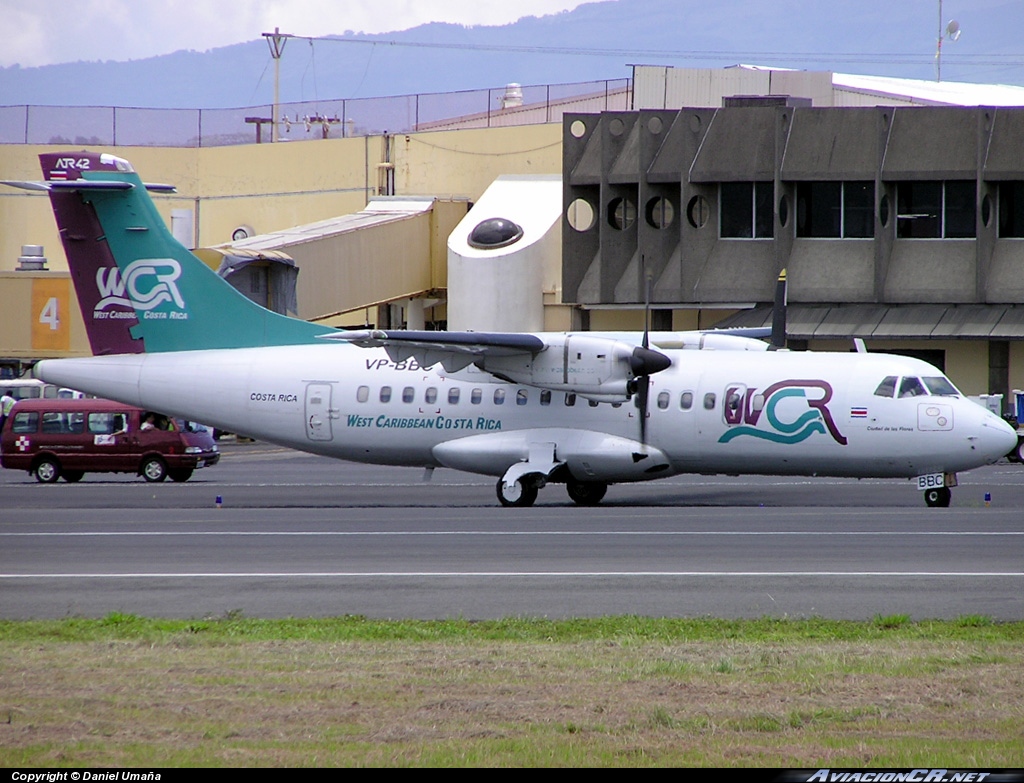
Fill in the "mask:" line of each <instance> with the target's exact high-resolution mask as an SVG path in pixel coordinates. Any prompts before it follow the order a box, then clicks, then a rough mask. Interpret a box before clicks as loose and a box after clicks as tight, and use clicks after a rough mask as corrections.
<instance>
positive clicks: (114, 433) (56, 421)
mask: <svg viewBox="0 0 1024 783" xmlns="http://www.w3.org/2000/svg"><path fill="white" fill-rule="evenodd" d="M219 459H220V453H219V451H218V449H217V446H216V444H215V443H214V442H213V438H212V437H211V436H210V433H209V432H208V431H207V430H206V428H205V427H202V426H199V425H194V424H191V423H189V422H185V421H182V420H180V419H172V418H169V417H167V416H163V415H161V414H159V413H156V412H155V411H144V410H142V409H140V408H133V407H132V406H130V405H122V404H121V403H118V402H111V401H110V400H92V399H79V400H64V399H35V400H21V401H20V402H18V403H16V404H15V405H14V407H13V408H12V409H11V414H10V415H9V416H8V417H7V421H6V422H4V428H3V432H2V433H0V465H2V466H3V467H5V468H13V469H14V470H27V471H28V472H29V473H32V474H34V475H35V477H36V480H37V481H41V482H44V483H50V482H53V481H56V480H57V479H59V478H60V477H61V476H63V477H64V480H65V481H71V482H74V481H80V480H81V478H82V476H84V475H85V474H86V473H87V472H88V473H135V474H138V475H140V476H142V477H143V478H145V479H146V481H163V480H164V479H165V478H167V477H168V476H170V477H171V479H173V480H174V481H188V479H189V477H191V475H192V471H194V470H195V469H196V468H202V467H207V466H209V465H215V464H217V461H218V460H219Z"/></svg>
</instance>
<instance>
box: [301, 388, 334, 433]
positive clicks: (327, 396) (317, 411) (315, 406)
mask: <svg viewBox="0 0 1024 783" xmlns="http://www.w3.org/2000/svg"><path fill="white" fill-rule="evenodd" d="M306 437H307V438H309V439H310V440H331V439H332V438H333V437H334V436H333V434H332V432H331V384H329V383H310V384H307V386H306Z"/></svg>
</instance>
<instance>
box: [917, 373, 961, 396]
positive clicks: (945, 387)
mask: <svg viewBox="0 0 1024 783" xmlns="http://www.w3.org/2000/svg"><path fill="white" fill-rule="evenodd" d="M921 380H923V381H924V385H925V386H927V387H928V391H930V392H931V393H932V394H935V395H938V396H940V397H959V396H960V392H959V391H957V388H956V386H954V385H953V384H951V383H950V382H949V379H948V378H946V377H945V376H944V375H937V376H934V377H929V378H922V379H921Z"/></svg>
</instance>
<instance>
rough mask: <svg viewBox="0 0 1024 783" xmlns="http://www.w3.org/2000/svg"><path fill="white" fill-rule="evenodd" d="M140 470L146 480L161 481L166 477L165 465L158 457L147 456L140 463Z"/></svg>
mask: <svg viewBox="0 0 1024 783" xmlns="http://www.w3.org/2000/svg"><path fill="white" fill-rule="evenodd" d="M141 472H142V477H143V478H144V479H146V481H163V480H164V479H165V478H167V465H165V464H164V461H163V460H162V459H160V458H159V457H148V458H147V459H146V461H145V462H143V463H142V471H141Z"/></svg>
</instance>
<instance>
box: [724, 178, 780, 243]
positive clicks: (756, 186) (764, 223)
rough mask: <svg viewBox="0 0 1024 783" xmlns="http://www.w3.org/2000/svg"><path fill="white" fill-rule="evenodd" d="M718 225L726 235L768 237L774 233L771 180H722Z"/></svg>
mask: <svg viewBox="0 0 1024 783" xmlns="http://www.w3.org/2000/svg"><path fill="white" fill-rule="evenodd" d="M719 188H720V190H719V209H720V212H719V226H720V231H721V236H722V237H724V238H726V239H771V238H772V236H774V234H775V230H774V229H775V218H774V215H773V213H772V197H773V193H774V191H775V185H774V184H773V183H771V182H723V183H722V184H721V185H720V186H719Z"/></svg>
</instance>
